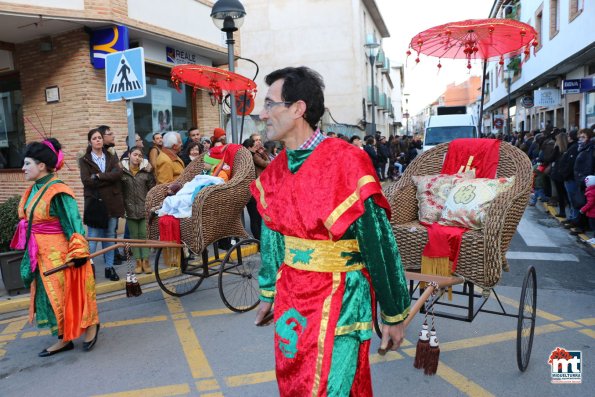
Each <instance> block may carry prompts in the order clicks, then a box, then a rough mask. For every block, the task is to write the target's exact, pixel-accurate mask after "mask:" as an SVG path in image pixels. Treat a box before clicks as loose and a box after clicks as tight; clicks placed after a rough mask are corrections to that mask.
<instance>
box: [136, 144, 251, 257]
mask: <svg viewBox="0 0 595 397" xmlns="http://www.w3.org/2000/svg"><path fill="white" fill-rule="evenodd" d="M203 158H204V156H200V157H199V158H197V159H195V160H194V161H192V162H191V163H190V164H188V166H187V167H186V168H185V169H184V172H183V173H182V174H181V175H180V176H179V177H178V179H176V182H180V183H182V184H184V183H186V182H188V181H190V180H192V179H193V178H194V177H195V176H196V175H200V174H201V173H202V170H203V167H204V161H203ZM254 179H255V170H254V161H253V160H252V154H251V153H250V151H249V150H248V149H246V148H243V147H242V148H240V150H238V152H237V154H236V156H235V159H234V163H233V166H232V177H231V179H230V180H229V181H228V182H226V183H224V184H222V185H216V186H209V187H207V188H204V189H203V190H201V191H200V192H199V193H198V194H197V195H196V197H195V198H194V203H193V204H192V216H191V217H190V218H183V219H181V221H180V228H181V236H182V241H183V242H185V243H186V244H188V245H189V246H190V248H191V249H192V250H193V251H194V252H196V253H200V252H202V251H203V250H204V249H205V248H206V247H207V246H209V245H210V244H213V243H214V242H216V241H218V240H220V239H222V238H225V237H241V238H246V237H248V234H247V233H246V231H245V230H244V226H243V225H242V221H241V215H242V212H243V210H244V207H245V206H246V204H247V203H248V200H249V199H250V183H252V181H254ZM166 191H167V185H166V184H162V185H157V186H155V187H154V188H153V189H151V190H150V191H149V194H148V195H147V199H146V204H145V212H146V219H149V222H147V238H149V239H151V240H158V239H159V222H158V218H157V217H154V216H151V213H152V210H153V209H155V208H157V207H160V206H161V204H162V203H163V200H164V199H165V197H166Z"/></svg>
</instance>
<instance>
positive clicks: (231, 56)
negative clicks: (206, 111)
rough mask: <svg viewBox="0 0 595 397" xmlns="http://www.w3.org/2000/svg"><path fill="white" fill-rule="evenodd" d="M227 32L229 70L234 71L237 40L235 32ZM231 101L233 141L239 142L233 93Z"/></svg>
mask: <svg viewBox="0 0 595 397" xmlns="http://www.w3.org/2000/svg"><path fill="white" fill-rule="evenodd" d="M226 33H227V41H226V43H227V62H228V64H229V71H230V72H233V71H235V66H234V53H233V45H234V43H235V41H234V40H233V32H226ZM230 102H231V106H230V108H231V113H230V118H231V140H232V142H233V143H240V142H238V126H237V120H236V114H237V112H236V101H235V97H234V96H233V94H231V96H230Z"/></svg>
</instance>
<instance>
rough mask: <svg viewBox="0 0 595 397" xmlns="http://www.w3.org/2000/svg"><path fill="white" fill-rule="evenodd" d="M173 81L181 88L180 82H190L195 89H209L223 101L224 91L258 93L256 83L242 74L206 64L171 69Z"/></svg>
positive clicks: (179, 66)
mask: <svg viewBox="0 0 595 397" xmlns="http://www.w3.org/2000/svg"><path fill="white" fill-rule="evenodd" d="M171 81H172V82H173V83H174V85H175V86H176V88H177V89H178V90H179V86H180V83H184V84H188V85H189V86H191V87H193V88H194V89H201V90H207V91H210V92H212V93H213V95H214V96H215V98H216V99H217V101H219V102H221V99H222V97H223V91H227V92H230V93H232V94H234V95H235V94H236V93H238V94H240V92H246V93H247V94H248V95H254V94H255V93H256V83H255V82H254V81H252V80H250V79H249V78H247V77H244V76H242V75H241V74H237V73H233V72H230V71H228V70H223V69H218V68H214V67H211V66H204V65H178V66H174V67H173V68H172V70H171Z"/></svg>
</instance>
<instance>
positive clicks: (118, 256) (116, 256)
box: [114, 251, 126, 266]
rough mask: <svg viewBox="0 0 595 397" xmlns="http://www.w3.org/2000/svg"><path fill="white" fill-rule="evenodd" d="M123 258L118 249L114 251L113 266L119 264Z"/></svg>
mask: <svg viewBox="0 0 595 397" xmlns="http://www.w3.org/2000/svg"><path fill="white" fill-rule="evenodd" d="M125 259H126V258H124V257H123V256H122V255H121V254H120V252H119V251H116V253H115V254H114V266H120V265H121V264H122V262H123V261H124V260H125Z"/></svg>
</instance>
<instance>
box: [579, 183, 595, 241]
mask: <svg viewBox="0 0 595 397" xmlns="http://www.w3.org/2000/svg"><path fill="white" fill-rule="evenodd" d="M585 186H586V187H587V190H585V198H586V199H587V203H586V204H585V205H584V206H583V207H582V208H581V210H580V213H581V214H584V215H585V216H586V217H587V218H588V219H589V228H590V229H591V231H592V232H593V237H592V238H591V239H590V240H587V242H588V243H590V244H594V245H595V175H589V176H588V177H586V178H585Z"/></svg>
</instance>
